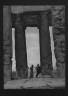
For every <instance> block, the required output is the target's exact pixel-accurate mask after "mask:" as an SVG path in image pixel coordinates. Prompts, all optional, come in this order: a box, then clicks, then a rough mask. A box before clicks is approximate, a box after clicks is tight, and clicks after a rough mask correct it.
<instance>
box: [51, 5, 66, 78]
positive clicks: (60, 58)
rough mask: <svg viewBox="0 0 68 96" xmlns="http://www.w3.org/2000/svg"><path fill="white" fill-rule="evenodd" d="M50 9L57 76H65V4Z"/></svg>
mask: <svg viewBox="0 0 68 96" xmlns="http://www.w3.org/2000/svg"><path fill="white" fill-rule="evenodd" d="M51 11H52V25H53V38H54V46H55V50H54V52H55V57H56V61H57V62H56V66H57V71H58V76H59V77H65V6H60V5H58V6H52V10H51Z"/></svg>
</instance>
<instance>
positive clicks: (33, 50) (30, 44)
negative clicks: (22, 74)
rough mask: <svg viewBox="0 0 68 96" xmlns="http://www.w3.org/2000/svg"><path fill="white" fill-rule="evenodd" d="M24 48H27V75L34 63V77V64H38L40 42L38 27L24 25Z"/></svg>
mask: <svg viewBox="0 0 68 96" xmlns="http://www.w3.org/2000/svg"><path fill="white" fill-rule="evenodd" d="M25 38H26V50H27V65H28V77H29V75H30V67H31V65H32V64H33V65H34V70H33V71H34V72H33V73H34V77H35V74H36V70H35V68H36V66H37V64H39V65H40V44H39V29H38V28H37V27H26V29H25Z"/></svg>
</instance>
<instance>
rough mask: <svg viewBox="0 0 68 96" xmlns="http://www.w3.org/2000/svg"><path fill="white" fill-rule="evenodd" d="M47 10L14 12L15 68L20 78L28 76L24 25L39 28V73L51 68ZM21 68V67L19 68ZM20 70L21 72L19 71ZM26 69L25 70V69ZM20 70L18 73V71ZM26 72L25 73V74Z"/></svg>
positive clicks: (49, 71)
mask: <svg viewBox="0 0 68 96" xmlns="http://www.w3.org/2000/svg"><path fill="white" fill-rule="evenodd" d="M48 20H49V19H48V12H44V11H43V12H25V13H23V14H15V21H14V27H15V42H16V43H15V53H16V54H15V55H16V70H17V72H18V74H20V75H22V74H23V76H21V78H26V77H27V76H28V65H27V52H26V51H27V50H26V39H25V29H26V27H27V26H28V27H37V28H38V29H39V43H40V65H41V71H42V72H41V74H42V75H45V74H50V73H51V71H52V70H53V68H52V52H51V44H50V33H49V21H48ZM21 68H23V69H21ZM20 70H22V72H20ZM25 70H26V71H25ZM19 72H20V73H19ZM25 74H26V75H25Z"/></svg>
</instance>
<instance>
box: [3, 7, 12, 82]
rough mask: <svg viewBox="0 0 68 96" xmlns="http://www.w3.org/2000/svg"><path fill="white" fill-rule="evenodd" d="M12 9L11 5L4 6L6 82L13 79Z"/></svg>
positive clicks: (4, 66) (4, 67)
mask: <svg viewBox="0 0 68 96" xmlns="http://www.w3.org/2000/svg"><path fill="white" fill-rule="evenodd" d="M11 32H12V24H11V9H10V7H9V6H3V69H4V82H6V81H9V80H11V70H12V65H11V53H12V51H11V50H12V49H11V48H12V47H11V45H12V43H11V34H12V33H11Z"/></svg>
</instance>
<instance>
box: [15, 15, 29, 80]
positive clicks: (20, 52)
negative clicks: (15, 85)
mask: <svg viewBox="0 0 68 96" xmlns="http://www.w3.org/2000/svg"><path fill="white" fill-rule="evenodd" d="M22 22H23V21H22V15H21V14H16V21H15V53H16V70H17V72H18V77H20V78H26V77H27V72H28V71H27V56H26V42H25V30H24V28H23V25H22Z"/></svg>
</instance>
